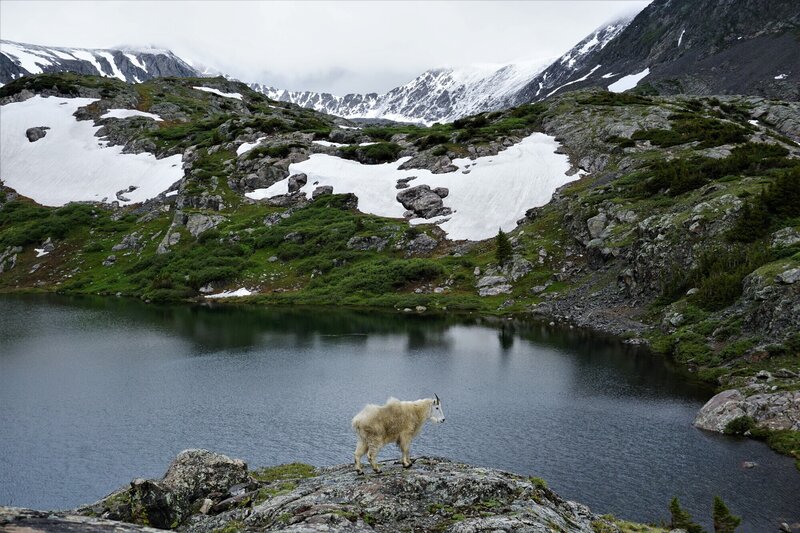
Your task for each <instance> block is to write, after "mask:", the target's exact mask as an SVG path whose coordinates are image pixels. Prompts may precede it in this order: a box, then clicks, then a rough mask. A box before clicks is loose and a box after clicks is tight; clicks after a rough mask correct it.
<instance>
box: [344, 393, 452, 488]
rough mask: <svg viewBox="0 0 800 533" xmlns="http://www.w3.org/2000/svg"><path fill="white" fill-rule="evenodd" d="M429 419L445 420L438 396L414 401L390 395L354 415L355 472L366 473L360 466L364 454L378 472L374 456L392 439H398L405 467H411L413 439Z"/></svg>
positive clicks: (437, 421) (394, 440) (393, 440)
mask: <svg viewBox="0 0 800 533" xmlns="http://www.w3.org/2000/svg"><path fill="white" fill-rule="evenodd" d="M434 396H436V395H435V394H434ZM427 420H430V421H431V422H436V423H441V422H444V412H443V411H442V402H441V401H439V397H438V396H436V397H435V398H425V399H422V400H416V401H414V402H404V401H400V400H398V399H397V398H389V399H388V400H387V401H386V404H385V405H375V404H368V405H367V406H366V407H364V408H363V409H362V410H361V412H359V413H358V414H357V415H356V416H354V417H353V422H352V426H353V429H354V430H355V432H356V435H358V444H357V445H356V452H355V454H354V455H355V459H356V472H358V473H359V474H363V473H364V471H363V470H362V469H361V457H363V456H364V454H367V457H368V458H369V464H370V465H372V470H373V471H375V473H378V474H379V473H380V472H381V469H380V468H379V467H378V463H377V462H376V461H375V458H376V457H377V456H378V452H379V451H380V450H381V448H383V447H384V446H386V445H387V444H390V443H392V442H394V443H396V444H397V446H398V447H399V448H400V451H401V452H402V453H403V468H409V467H410V466H411V459H409V457H408V452H409V450H410V449H411V440H412V439H413V438H414V437H416V436H417V435H418V434H419V432H420V431H421V430H422V426H423V425H425V422H426V421H427Z"/></svg>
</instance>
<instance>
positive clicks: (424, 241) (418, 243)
mask: <svg viewBox="0 0 800 533" xmlns="http://www.w3.org/2000/svg"><path fill="white" fill-rule="evenodd" d="M437 246H439V241H437V240H436V239H434V238H433V237H431V236H430V235H428V234H426V233H421V234H420V235H417V236H416V237H414V238H413V239H411V240H410V241H408V243H407V244H406V254H407V255H416V254H426V253H429V252H432V251H433V250H434V248H436V247H437Z"/></svg>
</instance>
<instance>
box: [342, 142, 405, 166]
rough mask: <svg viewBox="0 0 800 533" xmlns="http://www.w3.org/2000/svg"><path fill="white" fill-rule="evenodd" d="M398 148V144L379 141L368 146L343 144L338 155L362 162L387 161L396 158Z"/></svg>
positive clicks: (398, 151)
mask: <svg viewBox="0 0 800 533" xmlns="http://www.w3.org/2000/svg"><path fill="white" fill-rule="evenodd" d="M400 150H402V148H401V147H400V145H399V144H396V143H390V142H379V143H376V144H370V145H368V146H355V145H353V146H343V147H341V148H339V156H340V157H343V158H344V159H354V160H356V161H359V162H360V163H364V164H377V163H389V162H392V161H396V160H397V156H398V154H399V153H400Z"/></svg>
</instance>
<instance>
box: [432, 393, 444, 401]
mask: <svg viewBox="0 0 800 533" xmlns="http://www.w3.org/2000/svg"><path fill="white" fill-rule="evenodd" d="M433 395H434V396H436V403H442V401H441V400H440V399H439V395H438V394H436V393H435V392H434V393H433Z"/></svg>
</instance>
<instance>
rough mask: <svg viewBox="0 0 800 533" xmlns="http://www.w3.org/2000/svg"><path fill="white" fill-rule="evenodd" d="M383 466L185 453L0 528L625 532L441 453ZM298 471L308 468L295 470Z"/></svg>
mask: <svg viewBox="0 0 800 533" xmlns="http://www.w3.org/2000/svg"><path fill="white" fill-rule="evenodd" d="M383 463H384V465H383V473H382V474H381V475H366V476H364V475H361V476H359V475H357V474H356V472H355V469H354V468H353V466H352V465H351V464H345V465H338V466H333V467H329V468H323V469H313V468H311V467H307V466H306V465H286V466H289V467H290V468H285V467H281V468H280V469H279V471H280V472H281V474H280V475H277V476H269V477H268V478H264V477H261V476H258V475H254V476H253V477H250V476H249V475H248V473H247V470H246V465H245V464H244V463H243V462H242V461H240V460H236V459H230V458H228V457H225V456H224V455H219V454H215V453H212V452H208V451H205V450H188V451H185V452H182V453H181V454H180V455H179V456H178V457H177V458H176V459H175V461H173V463H172V465H170V467H169V470H168V471H167V474H166V475H165V476H164V478H163V479H161V480H159V481H153V480H144V479H137V480H134V481H133V482H132V483H131V486H130V487H127V488H124V489H121V490H119V491H117V492H115V493H113V494H111V495H109V496H107V497H106V498H104V499H103V500H101V501H100V502H97V503H96V504H94V505H91V506H87V507H83V508H80V509H77V510H76V511H73V512H41V511H31V510H27V509H15V508H8V507H0V529H2V528H3V527H4V526H10V527H11V528H12V530H15V529H13V528H15V527H20V528H24V527H31V528H33V529H34V530H37V531H38V530H43V531H55V532H62V531H63V532H68V531H69V532H71V531H78V530H80V531H89V532H98V533H99V532H112V531H118V532H121V533H128V532H134V531H142V532H154V531H156V530H153V529H150V528H147V527H144V525H133V524H131V523H130V522H138V523H139V524H144V523H145V522H146V523H147V524H149V525H151V526H156V527H159V528H168V529H175V528H179V530H180V531H183V532H186V533H211V532H214V531H220V530H224V531H242V532H256V531H294V532H316V531H320V532H322V531H325V532H328V533H345V532H376V531H377V532H379V533H394V532H396V531H406V530H407V531H448V532H453V533H454V532H462V533H466V532H488V531H518V532H530V533H549V532H551V531H561V532H565V533H594V532H596V531H598V530H602V531H604V532H608V533H620V530H619V527H618V526H617V524H616V523H615V522H614V521H610V520H608V519H606V518H605V517H601V516H598V515H595V514H593V513H592V512H591V510H590V509H589V508H588V507H586V506H585V505H582V504H580V503H577V502H572V501H567V500H564V499H562V498H561V497H560V496H558V495H557V494H556V493H555V492H553V491H551V490H550V489H548V488H547V487H546V486H544V484H543V483H542V482H541V481H540V480H534V479H530V478H526V477H523V476H519V475H516V474H511V473H508V472H503V471H500V470H495V469H491V468H482V467H478V466H471V465H467V464H463V463H457V462H453V461H450V460H447V459H443V458H434V457H420V458H418V459H417V460H416V461H414V464H413V466H412V468H410V469H404V468H402V466H401V465H400V464H399V462H398V463H394V461H384V462H383ZM296 466H297V467H304V466H306V467H305V468H300V469H295V468H291V467H296ZM275 477H277V479H274V478H275ZM258 479H262V481H258ZM266 479H268V480H266ZM87 515H89V516H91V518H89V517H88V516H87ZM110 519H113V520H120V521H121V522H111V521H110ZM126 522H127V523H126ZM37 528H38V529H37Z"/></svg>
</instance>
